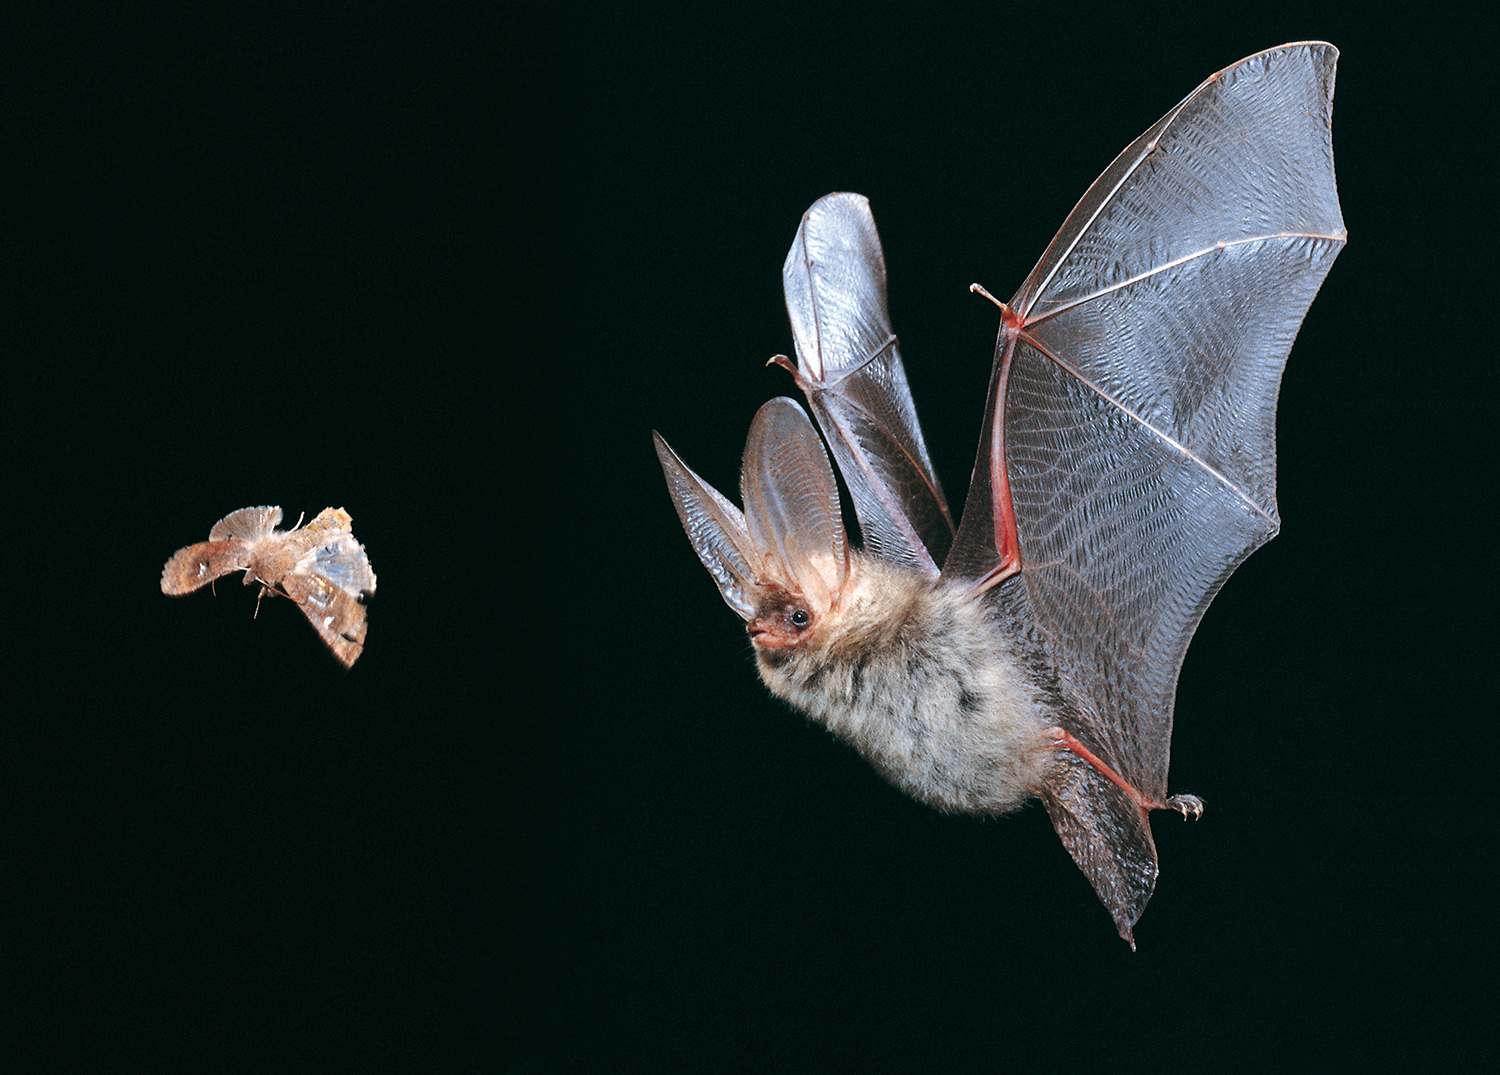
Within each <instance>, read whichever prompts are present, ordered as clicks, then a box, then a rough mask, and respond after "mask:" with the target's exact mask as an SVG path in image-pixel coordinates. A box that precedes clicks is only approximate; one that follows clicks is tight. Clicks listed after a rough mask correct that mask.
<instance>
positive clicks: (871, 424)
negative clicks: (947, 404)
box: [782, 194, 953, 575]
mask: <svg viewBox="0 0 1500 1075" xmlns="http://www.w3.org/2000/svg"><path fill="white" fill-rule="evenodd" d="M782 284H783V287H784V290H785V292H786V308H787V314H788V316H789V317H790V318H791V322H792V336H793V339H794V341H795V343H796V351H797V370H796V373H797V383H798V385H799V386H800V387H801V388H802V389H803V391H804V392H806V394H807V399H808V403H809V404H810V405H811V406H812V409H813V414H814V415H815V416H816V417H817V419H818V425H820V426H821V427H822V429H823V435H824V436H825V437H827V438H828V443H829V445H830V447H832V449H833V454H834V457H835V458H836V459H837V460H838V465H839V472H840V473H841V474H842V475H843V476H844V482H845V484H846V485H847V486H848V487H849V495H850V497H851V498H852V499H853V501H854V512H855V515H856V516H858V518H859V525H860V530H861V532H862V534H863V537H864V546H865V550H866V551H867V552H870V553H873V554H874V555H876V556H880V557H882V558H884V559H887V560H890V561H892V562H894V563H898V564H903V565H906V566H908V567H913V568H916V569H918V570H920V571H922V572H924V573H926V574H932V575H935V574H937V565H938V564H939V563H941V562H942V558H943V556H944V555H945V554H946V553H947V551H948V547H949V545H950V544H951V543H952V540H953V521H952V517H951V516H950V514H949V512H948V504H947V501H945V500H944V499H943V491H942V488H941V487H940V486H939V485H938V480H937V476H936V475H935V474H934V473H933V470H932V461H931V459H929V458H928V455H927V445H926V444H925V443H924V442H923V440H922V430H921V427H920V426H919V425H918V424H917V410H916V406H915V405H914V404H913V403H912V398H911V390H910V389H909V388H908V387H907V384H906V370H905V368H904V367H903V366H902V364H901V355H900V353H899V351H898V349H897V346H896V337H895V335H894V334H893V333H892V332H891V319H890V314H889V313H888V312H887V309H886V277H885V255H884V254H883V253H882V251H881V248H880V237H879V235H877V234H876V232H875V220H874V218H873V217H872V216H871V215H870V203H869V201H868V200H867V199H865V198H864V197H863V196H861V195H859V194H830V195H828V196H827V197H824V198H820V199H819V200H818V201H817V202H816V203H815V204H814V205H813V207H812V208H811V209H809V210H808V211H807V212H806V213H805V214H803V217H802V223H801V226H799V227H798V229H797V237H796V239H795V240H794V241H793V243H792V248H791V250H790V251H789V252H788V253H787V256H786V264H785V265H784V266H783V268H782Z"/></svg>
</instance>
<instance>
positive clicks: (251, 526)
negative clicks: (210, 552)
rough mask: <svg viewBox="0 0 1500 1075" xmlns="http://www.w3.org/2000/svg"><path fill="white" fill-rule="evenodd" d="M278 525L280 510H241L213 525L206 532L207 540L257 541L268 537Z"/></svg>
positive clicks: (262, 508) (263, 508) (267, 508)
mask: <svg viewBox="0 0 1500 1075" xmlns="http://www.w3.org/2000/svg"><path fill="white" fill-rule="evenodd" d="M279 525H281V509H280V508H270V507H259V508H241V509H240V510H239V511H231V512H230V513H229V514H228V515H226V516H224V518H222V519H220V520H219V521H218V522H216V523H214V528H213V529H212V530H210V531H209V532H208V540H210V541H226V540H228V539H230V538H238V539H240V540H241V541H259V540H260V539H261V538H266V537H270V536H271V532H272V531H273V530H275V529H276V527H278V526H279Z"/></svg>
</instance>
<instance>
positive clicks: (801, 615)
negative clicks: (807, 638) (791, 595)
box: [791, 608, 812, 630]
mask: <svg viewBox="0 0 1500 1075" xmlns="http://www.w3.org/2000/svg"><path fill="white" fill-rule="evenodd" d="M791 621H792V626H793V627H795V628H797V629H798V630H801V629H802V628H803V627H806V626H807V625H808V624H810V623H812V616H811V615H810V614H809V613H808V611H807V609H805V608H799V609H794V610H793V611H792V615H791Z"/></svg>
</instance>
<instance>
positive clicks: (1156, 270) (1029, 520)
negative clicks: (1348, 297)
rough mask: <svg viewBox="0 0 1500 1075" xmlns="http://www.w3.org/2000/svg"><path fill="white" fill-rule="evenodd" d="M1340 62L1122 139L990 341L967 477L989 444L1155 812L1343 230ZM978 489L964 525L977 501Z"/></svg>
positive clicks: (1059, 626) (1301, 49) (1262, 534)
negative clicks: (1200, 644) (1188, 657)
mask: <svg viewBox="0 0 1500 1075" xmlns="http://www.w3.org/2000/svg"><path fill="white" fill-rule="evenodd" d="M1336 59H1337V52H1336V50H1335V49H1333V48H1332V47H1331V46H1329V45H1322V44H1301V45H1291V46H1286V47H1283V48H1279V49H1273V50H1270V51H1268V52H1264V53H1260V54H1258V55H1256V56H1252V57H1250V58H1249V59H1247V60H1244V61H1242V62H1241V63H1239V64H1236V65H1234V66H1233V67H1230V68H1227V69H1226V70H1224V71H1221V72H1220V73H1219V74H1217V75H1215V76H1213V77H1212V78H1210V79H1209V80H1208V81H1207V82H1205V83H1204V84H1203V85H1202V86H1200V87H1199V88H1198V89H1197V90H1195V91H1194V92H1193V93H1192V94H1190V95H1189V96H1188V97H1187V98H1186V99H1185V100H1184V101H1183V102H1182V103H1181V104H1179V105H1178V106H1177V107H1176V108H1174V109H1173V110H1172V111H1171V112H1170V113H1168V115H1167V116H1166V117H1165V118H1164V119H1163V120H1161V122H1159V123H1157V124H1156V125H1155V126H1153V127H1152V128H1151V129H1150V130H1149V131H1147V132H1146V134H1144V135H1142V136H1141V138H1139V139H1137V140H1136V141H1135V142H1134V143H1133V144H1132V145H1131V146H1130V147H1129V148H1128V149H1126V150H1125V152H1124V153H1122V154H1121V155H1120V156H1119V157H1118V158H1117V159H1116V160H1115V162H1114V163H1113V164H1112V165H1110V167H1109V169H1108V170H1107V171H1106V172H1105V173H1104V175H1103V176H1101V177H1100V178H1099V180H1098V181H1097V182H1096V183H1095V184H1094V185H1093V186H1092V187H1090V188H1089V191H1088V193H1086V194H1085V195H1084V197H1083V199H1082V201H1080V202H1079V204H1078V206H1077V207H1076V208H1075V209H1074V210H1073V212H1072V214H1071V215H1070V216H1069V217H1068V219H1067V221H1066V223H1064V225H1063V227H1062V230H1061V231H1060V232H1059V234H1058V236H1057V238H1056V239H1055V240H1054V241H1053V243H1052V245H1051V246H1050V247H1049V248H1048V250H1047V253H1046V254H1045V255H1044V256H1043V258H1042V260H1041V262H1040V263H1039V264H1038V265H1037V267H1036V269H1035V270H1034V271H1033V272H1032V274H1031V276H1030V277H1029V278H1028V280H1027V282H1026V283H1025V285H1023V286H1022V288H1021V290H1020V291H1019V292H1017V294H1016V297H1015V299H1014V300H1013V302H1012V304H1011V310H1012V313H1011V315H1010V317H1008V319H1007V322H1008V323H1007V325H1006V326H1004V327H1003V328H1002V332H1001V340H1000V345H999V347H998V348H997V354H996V360H997V364H1000V363H1004V364H1006V365H1007V368H1006V369H1005V374H1006V376H1005V378H1004V379H1005V382H1006V387H1005V398H1004V399H1003V400H1001V401H998V405H999V406H1000V407H1001V408H1002V410H1001V413H1002V414H1003V430H1000V431H997V435H996V436H992V437H990V438H988V439H987V440H986V442H985V443H982V444H981V446H980V455H979V462H978V464H977V465H976V473H978V472H979V470H980V469H981V468H983V469H984V470H985V471H986V473H988V472H990V467H991V465H992V464H993V463H995V462H997V460H996V458H995V452H996V449H997V446H998V444H999V439H998V433H999V432H1003V445H1004V449H1003V450H1004V455H1003V467H1004V470H1005V473H1006V475H1007V476H1008V480H1009V485H1010V499H1011V504H1010V506H1009V509H1008V510H1011V511H1013V513H1014V520H1015V528H1016V531H1017V533H1018V535H1019V538H1020V546H1021V548H1020V554H1021V565H1022V568H1021V579H1022V584H1023V585H1024V587H1025V589H1026V593H1027V598H1028V601H1029V604H1030V606H1031V610H1032V612H1033V614H1034V615H1035V618H1036V621H1037V624H1038V626H1039V628H1040V629H1041V632H1042V634H1043V636H1044V638H1045V639H1046V643H1047V646H1048V648H1049V650H1050V651H1051V654H1052V657H1053V660H1054V661H1055V662H1056V664H1057V666H1058V671H1059V675H1060V676H1061V678H1062V679H1063V681H1064V683H1065V685H1066V686H1068V687H1069V688H1070V690H1069V691H1068V693H1069V694H1070V695H1072V696H1073V697H1075V698H1077V699H1081V700H1083V701H1082V706H1083V708H1084V709H1085V719H1086V726H1085V727H1083V728H1081V729H1080V730H1079V731H1078V732H1077V733H1076V734H1078V735H1079V738H1080V739H1082V740H1083V741H1084V742H1086V743H1087V744H1088V745H1089V746H1091V747H1092V749H1094V750H1095V751H1096V752H1097V753H1098V754H1099V755H1100V756H1101V757H1102V758H1104V760H1105V761H1107V762H1108V763H1109V764H1110V765H1112V766H1114V767H1115V769H1116V770H1117V771H1118V772H1119V773H1120V774H1121V775H1122V776H1124V777H1126V778H1127V779H1128V780H1129V781H1131V782H1132V783H1133V784H1134V785H1135V786H1136V788H1137V789H1138V790H1139V791H1141V792H1142V793H1143V794H1144V795H1145V796H1147V797H1148V798H1150V799H1153V800H1155V801H1157V802H1160V801H1162V800H1163V799H1164V797H1165V794H1166V774H1167V761H1168V750H1167V744H1168V742H1169V738H1170V732H1171V723H1172V700H1173V693H1174V691H1175V687H1176V681H1177V673H1178V670H1179V668H1180V667H1181V663H1182V658H1183V655H1184V653H1185V651H1186V649H1187V644H1188V641H1189V640H1190V639H1191V637H1192V634H1193V631H1194V629H1195V628H1196V627H1197V625H1198V622H1199V620H1200V618H1201V617H1202V615H1203V612H1204V610H1205V609H1206V608H1207V607H1208V604H1209V602H1210V601H1211V600H1212V599H1213V596H1214V594H1215V593H1216V592H1217V591H1218V589H1219V586H1220V585H1221V584H1222V583H1223V582H1224V580H1225V579H1226V578H1227V577H1228V576H1229V574H1230V573H1231V572H1232V571H1233V570H1234V569H1235V567H1237V566H1238V565H1239V564H1240V563H1241V562H1242V561H1243V560H1244V559H1245V557H1246V556H1248V555H1249V554H1250V553H1251V552H1252V551H1253V550H1254V549H1255V548H1257V547H1258V546H1259V545H1261V544H1262V543H1264V542H1265V541H1267V540H1268V539H1269V538H1270V537H1272V536H1273V535H1274V534H1275V533H1276V530H1277V527H1278V525H1279V522H1278V517H1277V513H1276V497H1275V413H1276V395H1277V392H1278V389H1279V386H1280V381H1281V372H1282V369H1283V367H1284V365H1285V363H1286V358H1287V353H1288V351H1289V350H1290V348H1291V346H1292V341H1293V340H1294V338H1295V337H1296V334H1297V329H1298V327H1299V326H1300V325H1301V322H1302V318H1303V316H1304V315H1305V314H1306V312H1307V308H1308V305H1309V304H1310V303H1311V302H1312V299H1313V296H1314V295H1315V294H1316V293H1317V290H1318V287H1319V286H1320V285H1321V283H1322V281H1323V277H1324V276H1325V274H1326V273H1327V272H1328V269H1329V267H1330V266H1331V265H1332V263H1333V259H1334V258H1335V257H1336V256H1337V255H1338V252H1339V250H1340V249H1341V248H1342V245H1343V242H1344V236H1345V232H1344V224H1343V219H1342V217H1341V215H1340V213H1339V205H1338V196H1337V192H1336V189H1335V185H1334V173H1333V154H1332V138H1331V112H1332V92H1333V77H1334V64H1335V61H1336ZM998 372H999V371H998V370H997V373H998ZM980 485H981V483H979V482H976V488H978V486H980ZM983 495H984V498H985V501H986V502H984V503H975V502H974V501H973V500H972V499H971V502H970V503H969V505H967V506H966V509H965V522H966V524H967V522H968V514H969V512H970V511H982V512H988V511H990V510H991V506H992V505H991V503H990V502H989V491H988V490H984V492H983ZM982 537H983V535H982V534H981V535H979V538H980V540H971V539H970V535H969V534H968V533H967V532H965V533H964V534H961V535H960V538H959V542H958V547H956V549H955V553H954V557H953V559H952V561H951V563H953V564H955V565H961V570H962V571H963V572H964V573H966V574H968V575H970V576H972V577H977V576H978V575H979V574H980V573H981V571H982V569H983V568H984V566H985V565H986V563H987V562H989V561H992V560H993V559H994V558H995V556H996V555H997V554H996V553H995V551H994V546H993V544H992V545H991V546H990V547H988V548H986V547H984V544H983V541H982Z"/></svg>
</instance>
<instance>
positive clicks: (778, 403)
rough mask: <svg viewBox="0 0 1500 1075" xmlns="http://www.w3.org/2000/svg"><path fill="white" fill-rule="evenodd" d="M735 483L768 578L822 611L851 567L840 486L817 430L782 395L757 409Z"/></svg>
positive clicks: (752, 537)
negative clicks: (743, 463) (742, 465)
mask: <svg viewBox="0 0 1500 1075" xmlns="http://www.w3.org/2000/svg"><path fill="white" fill-rule="evenodd" d="M740 485H741V492H742V494H743V496H744V501H745V519H746V522H747V523H748V525H749V528H750V538H751V540H752V541H753V542H754V543H755V547H756V548H757V549H759V550H760V551H761V555H762V557H763V560H762V564H763V570H764V573H765V575H766V576H767V579H768V581H774V582H777V583H779V584H780V585H782V586H783V587H784V588H785V589H787V590H788V591H790V592H792V593H798V594H801V595H802V596H803V597H805V598H806V599H807V601H808V602H809V604H811V605H812V606H813V608H814V610H815V611H817V612H819V613H822V612H826V611H827V610H828V608H829V606H831V605H832V604H833V602H834V600H835V599H836V598H837V596H838V593H839V590H840V589H842V588H843V585H844V580H845V578H847V577H848V574H849V545H848V541H847V539H846V538H845V536H844V520H843V517H842V515H843V513H842V511H841V509H840V506H839V490H838V486H837V485H836V484H835V483H834V479H833V466H832V465H831V464H830V463H829V462H828V452H827V451H825V450H824V448H823V442H822V441H821V440H819V439H818V433H817V430H815V429H813V425H812V422H810V421H808V418H807V415H806V414H804V413H803V411H802V408H801V407H799V406H797V404H796V403H795V402H793V401H792V400H790V399H787V398H786V397H785V396H777V397H776V398H775V399H773V400H771V401H770V402H768V403H766V404H765V405H764V406H763V407H761V409H760V410H759V411H757V412H756V413H755V421H753V422H751V423H750V436H749V437H748V438H747V439H746V441H745V465H744V471H743V472H742V474H741V476H740Z"/></svg>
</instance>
